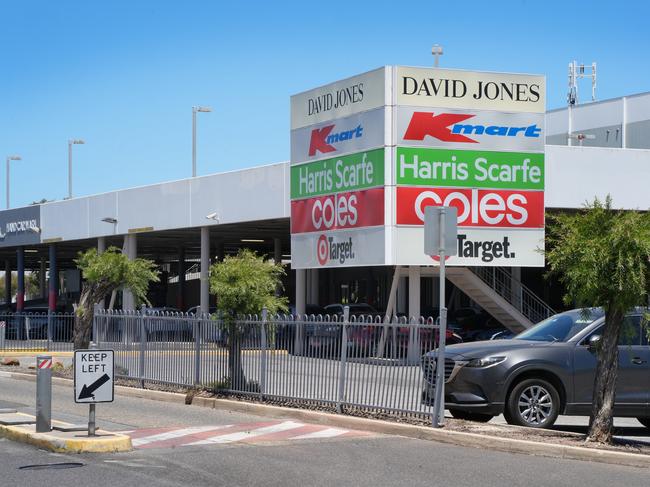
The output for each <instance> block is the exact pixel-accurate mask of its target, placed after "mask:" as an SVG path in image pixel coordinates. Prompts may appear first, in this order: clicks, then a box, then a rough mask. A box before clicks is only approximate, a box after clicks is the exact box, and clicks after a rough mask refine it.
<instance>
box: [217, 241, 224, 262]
mask: <svg viewBox="0 0 650 487" xmlns="http://www.w3.org/2000/svg"><path fill="white" fill-rule="evenodd" d="M225 255H226V251H225V249H224V246H223V241H221V242H219V243H218V244H217V262H223V258H224V257H225Z"/></svg>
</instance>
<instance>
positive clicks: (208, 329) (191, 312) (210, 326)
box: [187, 306, 227, 344]
mask: <svg viewBox="0 0 650 487" xmlns="http://www.w3.org/2000/svg"><path fill="white" fill-rule="evenodd" d="M216 314H217V307H216V306H210V307H209V308H208V316H207V317H203V316H201V307H200V306H193V307H191V308H190V309H188V310H187V315H188V316H189V317H200V318H201V319H200V321H199V327H200V334H201V340H203V341H204V342H209V343H219V344H225V342H226V336H227V335H226V333H225V330H224V327H223V324H222V323H220V322H219V321H218V320H215V319H214V318H215V316H216ZM204 318H207V320H206V319H204ZM190 326H191V327H192V336H193V335H194V332H193V329H194V326H193V324H190Z"/></svg>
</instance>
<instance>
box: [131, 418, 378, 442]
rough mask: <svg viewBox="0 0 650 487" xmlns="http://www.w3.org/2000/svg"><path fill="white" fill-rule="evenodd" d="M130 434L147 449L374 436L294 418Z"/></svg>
mask: <svg viewBox="0 0 650 487" xmlns="http://www.w3.org/2000/svg"><path fill="white" fill-rule="evenodd" d="M129 436H130V437H131V440H132V442H133V446H134V447H135V448H137V449H149V448H175V447H179V446H196V445H215V444H222V445H223V444H230V443H245V444H257V443H269V442H287V441H302V440H308V439H311V440H314V439H330V438H350V437H363V436H373V434H372V433H369V432H365V431H356V430H347V429H343V428H332V427H329V426H322V425H315V424H304V423H300V422H296V421H265V422H259V423H241V424H229V425H212V426H190V427H172V428H151V429H142V430H135V431H133V432H131V433H129Z"/></svg>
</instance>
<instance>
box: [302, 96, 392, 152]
mask: <svg viewBox="0 0 650 487" xmlns="http://www.w3.org/2000/svg"><path fill="white" fill-rule="evenodd" d="M384 112H385V109H384V108H378V109H375V110H370V111H368V112H363V113H359V114H356V115H352V116H349V117H345V118H340V119H337V120H332V121H329V122H322V123H319V124H316V125H310V126H309V127H302V128H299V129H295V130H292V131H291V163H292V164H296V163H300V162H306V161H315V160H317V159H323V158H331V157H336V156H338V155H342V154H348V153H351V152H362V151H365V150H368V149H374V148H376V147H382V146H383V145H384V141H385V139H386V127H385V117H384Z"/></svg>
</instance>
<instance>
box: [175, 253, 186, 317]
mask: <svg viewBox="0 0 650 487" xmlns="http://www.w3.org/2000/svg"><path fill="white" fill-rule="evenodd" d="M176 307H177V308H178V309H179V310H180V311H183V310H184V309H185V249H184V248H183V247H179V248H178V294H177V296H176Z"/></svg>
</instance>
